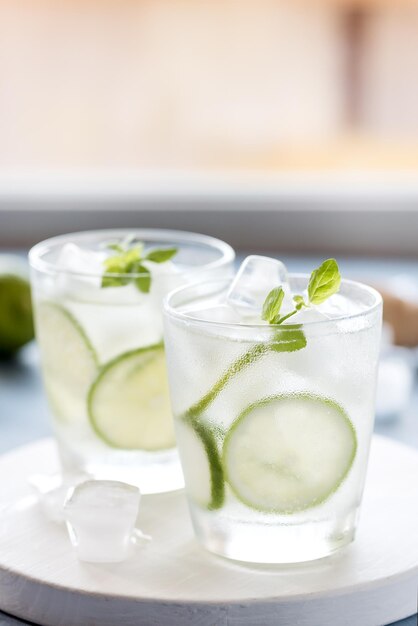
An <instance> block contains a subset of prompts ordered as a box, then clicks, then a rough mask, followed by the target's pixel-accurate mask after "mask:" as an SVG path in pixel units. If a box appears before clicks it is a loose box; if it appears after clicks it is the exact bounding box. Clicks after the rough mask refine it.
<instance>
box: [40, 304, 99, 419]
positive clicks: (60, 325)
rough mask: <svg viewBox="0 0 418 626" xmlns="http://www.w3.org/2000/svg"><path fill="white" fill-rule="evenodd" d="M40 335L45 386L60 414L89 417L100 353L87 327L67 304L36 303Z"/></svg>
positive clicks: (60, 416)
mask: <svg viewBox="0 0 418 626" xmlns="http://www.w3.org/2000/svg"><path fill="white" fill-rule="evenodd" d="M36 318H37V339H38V343H39V347H40V351H41V360H42V367H43V374H44V383H45V389H46V393H47V396H48V400H49V402H50V405H51V409H52V411H53V413H54V415H55V417H56V418H58V419H61V420H63V421H66V422H74V421H80V420H85V419H87V392H88V390H89V388H90V385H91V383H92V382H93V380H94V378H95V376H96V374H97V368H98V363H97V356H96V353H95V351H94V348H93V346H92V345H91V343H90V341H89V339H88V337H87V335H86V334H85V332H84V330H83V328H82V327H81V325H80V324H79V322H78V321H77V320H76V319H75V317H74V316H73V315H72V314H71V313H70V312H69V311H68V310H67V309H65V308H64V307H62V306H61V305H59V304H56V303H54V302H41V303H40V304H38V305H37V307H36Z"/></svg>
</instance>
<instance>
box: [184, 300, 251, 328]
mask: <svg viewBox="0 0 418 626" xmlns="http://www.w3.org/2000/svg"><path fill="white" fill-rule="evenodd" d="M185 314H186V315H187V316H188V317H191V318H193V319H199V320H204V321H207V322H222V323H224V324H239V323H240V321H241V317H240V315H239V314H238V312H237V311H236V310H235V309H233V308H232V307H231V306H228V305H227V304H219V305H218V306H212V307H205V308H200V309H191V310H190V311H185Z"/></svg>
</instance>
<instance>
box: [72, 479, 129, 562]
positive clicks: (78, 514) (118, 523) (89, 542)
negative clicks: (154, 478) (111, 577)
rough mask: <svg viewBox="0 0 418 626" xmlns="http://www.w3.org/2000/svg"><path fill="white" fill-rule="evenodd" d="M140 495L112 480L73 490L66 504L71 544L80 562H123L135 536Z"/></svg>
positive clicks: (91, 482)
mask: <svg viewBox="0 0 418 626" xmlns="http://www.w3.org/2000/svg"><path fill="white" fill-rule="evenodd" d="M139 501H140V492H139V489H138V488H137V487H134V486H132V485H128V484H126V483H122V482H117V481H113V480H87V481H86V482H84V483H81V484H80V485H78V486H76V487H74V489H72V491H71V492H70V493H69V496H68V498H67V500H66V502H65V504H64V517H65V519H66V522H67V528H68V532H69V535H70V539H71V543H72V544H73V546H74V547H75V549H76V551H77V556H78V558H79V559H80V561H88V562H90V563H116V562H119V561H124V560H125V559H126V558H127V557H128V556H129V554H130V552H131V550H132V546H133V541H132V538H133V537H135V536H136V533H135V532H134V530H135V522H136V518H137V515H138V509H139Z"/></svg>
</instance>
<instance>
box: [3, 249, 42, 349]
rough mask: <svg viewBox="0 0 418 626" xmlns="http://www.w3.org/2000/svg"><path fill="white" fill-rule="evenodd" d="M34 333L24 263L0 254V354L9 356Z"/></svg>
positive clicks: (28, 286) (18, 258) (11, 256)
mask: <svg viewBox="0 0 418 626" xmlns="http://www.w3.org/2000/svg"><path fill="white" fill-rule="evenodd" d="M33 337H34V330H33V318H32V304H31V294H30V285H29V281H28V280H27V278H26V269H25V263H24V261H23V260H22V259H20V257H14V256H13V255H3V256H0V356H9V355H12V354H13V353H14V352H16V351H17V350H18V349H19V348H21V347H22V346H24V345H25V344H26V343H28V342H29V341H31V340H32V339H33Z"/></svg>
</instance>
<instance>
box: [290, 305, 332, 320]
mask: <svg viewBox="0 0 418 626" xmlns="http://www.w3.org/2000/svg"><path fill="white" fill-rule="evenodd" d="M330 319H331V318H330V317H329V315H326V314H325V313H323V312H322V311H320V310H319V309H318V308H316V307H315V308H314V307H309V308H304V307H303V308H302V309H300V311H298V312H297V313H295V315H292V316H291V317H289V319H287V320H286V321H285V322H284V324H310V323H312V322H326V321H328V322H329V321H330Z"/></svg>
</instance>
